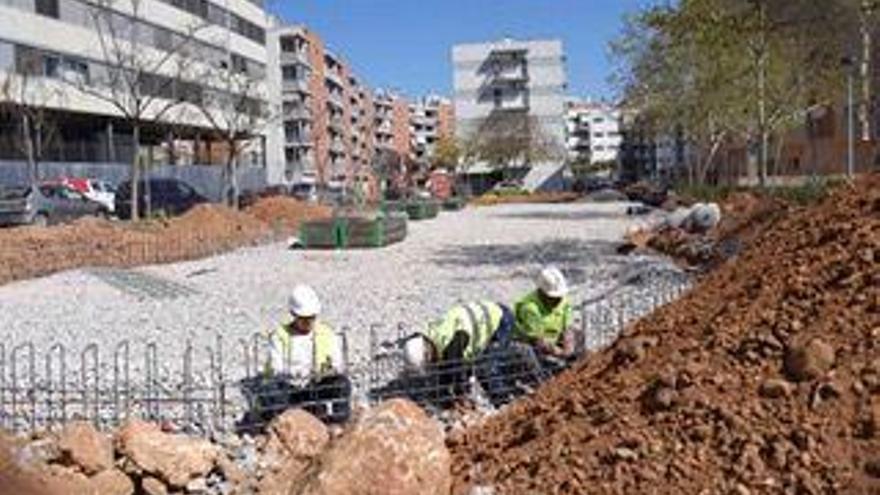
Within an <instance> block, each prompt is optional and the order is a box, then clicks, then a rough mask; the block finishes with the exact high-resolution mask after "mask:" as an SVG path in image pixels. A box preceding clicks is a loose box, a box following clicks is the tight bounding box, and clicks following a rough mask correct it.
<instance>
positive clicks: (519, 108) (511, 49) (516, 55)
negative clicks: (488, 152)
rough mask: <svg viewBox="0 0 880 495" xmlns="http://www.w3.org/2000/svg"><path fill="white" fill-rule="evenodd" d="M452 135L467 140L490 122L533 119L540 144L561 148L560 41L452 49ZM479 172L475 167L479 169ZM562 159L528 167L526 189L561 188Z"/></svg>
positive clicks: (562, 81) (507, 41)
mask: <svg viewBox="0 0 880 495" xmlns="http://www.w3.org/2000/svg"><path fill="white" fill-rule="evenodd" d="M452 62H453V71H454V72H453V85H454V90H455V96H454V102H455V123H456V135H457V137H458V138H459V139H460V140H468V139H469V137H471V136H472V135H473V134H474V133H475V132H477V131H478V129H479V128H480V126H481V125H483V124H484V123H485V122H487V121H490V120H489V119H492V118H494V117H499V118H504V117H509V116H522V117H526V118H529V119H533V120H534V122H535V123H537V128H539V129H541V131H542V134H543V136H542V137H543V139H542V141H545V142H546V143H548V145H550V146H552V147H553V148H554V149H558V150H559V151H561V150H562V149H563V148H564V146H565V139H566V132H565V97H566V95H565V93H566V88H567V83H566V76H565V55H564V51H563V46H562V42H561V41H559V40H533V41H519V40H514V39H510V38H506V39H503V40H500V41H494V42H488V43H473V44H461V45H456V46H454V47H453V48H452ZM560 154H561V153H560ZM478 168H479V167H478ZM563 169H564V160H548V161H547V162H546V163H540V164H531V165H530V168H529V169H528V170H526V176H525V177H524V178H523V185H524V186H525V187H526V188H528V189H539V188H543V189H547V188H556V187H559V186H561V180H562V174H563V173H564V170H563Z"/></svg>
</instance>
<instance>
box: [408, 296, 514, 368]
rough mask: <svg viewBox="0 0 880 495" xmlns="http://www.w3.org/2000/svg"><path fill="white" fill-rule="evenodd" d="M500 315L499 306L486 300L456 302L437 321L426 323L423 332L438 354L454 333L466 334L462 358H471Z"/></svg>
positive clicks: (486, 342)
mask: <svg viewBox="0 0 880 495" xmlns="http://www.w3.org/2000/svg"><path fill="white" fill-rule="evenodd" d="M503 315H504V312H503V311H502V309H501V306H500V305H498V304H496V303H493V302H489V301H478V302H473V303H468V304H464V305H461V306H456V307H454V308H452V309H450V310H449V311H448V312H447V313H446V315H445V316H444V318H443V320H442V321H440V322H439V323H438V324H435V325H430V326H429V327H428V331H427V332H426V333H425V336H426V337H427V338H428V340H430V341H431V342H432V343H433V344H434V347H435V348H436V349H437V353H438V354H439V355H442V354H443V351H444V350H445V349H446V347H447V346H448V345H449V343H450V342H451V341H452V338H453V337H454V336H455V334H456V333H458V332H464V333H466V334H467V336H468V346H467V349H465V352H464V358H465V359H474V358H475V357H476V356H477V355H479V354H480V353H481V352H483V350H484V349H485V348H486V347H487V346H488V345H489V341H490V340H491V339H492V335H493V334H495V331H496V330H498V326H499V325H500V324H501V318H502V316H503Z"/></svg>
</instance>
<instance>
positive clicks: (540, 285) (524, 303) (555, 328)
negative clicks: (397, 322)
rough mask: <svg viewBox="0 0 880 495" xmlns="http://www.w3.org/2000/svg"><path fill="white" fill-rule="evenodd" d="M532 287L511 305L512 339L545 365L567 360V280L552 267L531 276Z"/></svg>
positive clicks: (571, 344)
mask: <svg viewBox="0 0 880 495" xmlns="http://www.w3.org/2000/svg"><path fill="white" fill-rule="evenodd" d="M535 285H536V286H537V287H536V289H535V290H533V291H532V292H529V293H528V294H526V295H525V296H524V297H523V298H522V299H520V300H519V301H518V302H517V303H516V305H515V308H514V311H515V313H516V330H515V332H514V338H515V339H516V340H517V341H518V342H522V343H525V344H527V345H529V346H531V348H532V349H533V350H534V351H535V353H536V354H537V357H538V358H539V359H540V361H541V363H542V364H543V365H545V366H547V365H551V368H554V367H557V366H553V363H559V362H561V361H567V360H569V359H571V358H573V357H574V354H575V333H574V331H573V329H572V327H571V325H572V311H571V303H570V302H569V300H568V297H567V296H568V292H569V289H568V282H567V281H566V279H565V275H563V274H562V272H561V271H560V270H559V269H558V268H556V267H554V266H548V267H545V268H543V269H542V270H541V272H540V273H539V274H538V277H537V278H536V279H535Z"/></svg>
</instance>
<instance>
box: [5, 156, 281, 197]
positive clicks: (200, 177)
mask: <svg viewBox="0 0 880 495" xmlns="http://www.w3.org/2000/svg"><path fill="white" fill-rule="evenodd" d="M238 174H239V175H238V177H239V178H238V183H239V189H240V190H241V191H242V192H245V191H258V190H260V189H263V188H265V187H266V184H267V182H266V170H265V169H262V168H258V167H247V168H242V169H240V170H239V171H238ZM150 176H151V177H168V178H175V179H180V180H182V181H184V182H186V183H187V184H189V185H191V186H192V187H193V188H195V189H196V190H197V191H198V192H199V193H200V194H202V195H203V196H205V197H207V198H208V199H210V200H212V201H220V200H221V198H222V197H223V177H222V168H221V167H216V166H185V167H179V166H178V167H175V166H162V167H156V168H153V169H152V170H150ZM39 177H40V179H41V180H52V179H58V178H61V177H89V178H95V179H103V180H106V181H109V182H111V183H114V184H119V183H120V182H122V181H125V180H128V178H129V177H130V174H129V165H128V164H123V163H72V162H70V163H51V162H50V163H41V164H40V165H39ZM25 182H27V165H26V164H25V163H24V162H10V161H0V185H15V184H23V183H25Z"/></svg>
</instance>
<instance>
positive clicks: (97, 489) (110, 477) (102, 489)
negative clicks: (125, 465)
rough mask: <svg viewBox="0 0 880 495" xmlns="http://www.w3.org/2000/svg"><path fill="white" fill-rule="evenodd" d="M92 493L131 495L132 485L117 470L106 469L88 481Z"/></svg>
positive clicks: (129, 479)
mask: <svg viewBox="0 0 880 495" xmlns="http://www.w3.org/2000/svg"><path fill="white" fill-rule="evenodd" d="M89 485H90V486H91V491H92V493H95V494H100V495H132V494H133V493H134V483H132V482H131V478H129V477H128V476H126V475H125V473H123V472H122V471H120V470H118V469H115V468H114V469H108V470H106V471H101V472H100V473H98V474H96V475H95V476H92V478H91V479H89Z"/></svg>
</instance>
